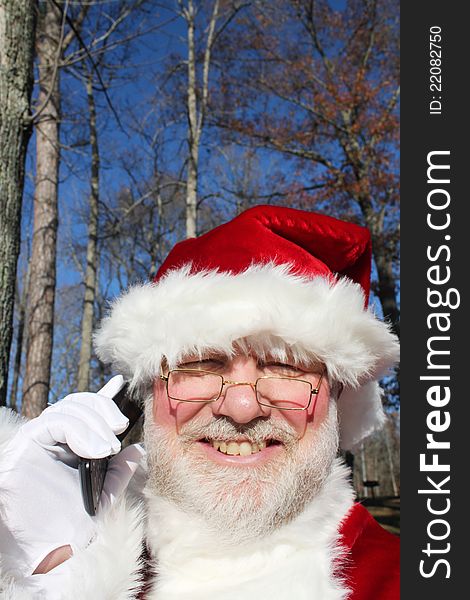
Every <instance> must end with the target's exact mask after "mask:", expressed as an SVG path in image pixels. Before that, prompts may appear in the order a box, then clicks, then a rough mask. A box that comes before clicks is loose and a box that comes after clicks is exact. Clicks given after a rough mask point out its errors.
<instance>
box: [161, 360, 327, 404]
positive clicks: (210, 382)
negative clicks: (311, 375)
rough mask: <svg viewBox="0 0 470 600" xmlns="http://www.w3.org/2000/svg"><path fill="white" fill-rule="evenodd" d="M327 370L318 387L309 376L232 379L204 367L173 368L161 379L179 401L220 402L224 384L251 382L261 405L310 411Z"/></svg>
mask: <svg viewBox="0 0 470 600" xmlns="http://www.w3.org/2000/svg"><path fill="white" fill-rule="evenodd" d="M323 374H324V371H322V373H321V374H319V375H318V374H317V377H318V381H317V382H316V386H315V387H313V384H312V383H311V382H310V381H307V380H305V379H297V378H294V377H272V376H270V375H266V376H263V377H258V379H257V380H256V381H255V382H254V383H252V382H250V381H230V380H229V379H225V378H224V377H223V376H222V375H220V374H219V373H213V372H212V371H203V370H200V369H172V370H171V371H169V372H168V374H167V375H164V374H163V373H162V374H161V375H160V379H162V380H163V381H165V382H166V392H167V394H168V398H170V399H171V400H177V401H178V402H195V403H197V402H200V403H210V402H216V401H217V400H218V399H219V398H220V396H221V395H222V392H223V389H224V386H226V385H230V386H237V385H249V386H250V387H251V388H252V389H253V391H254V392H255V395H256V400H257V402H258V404H260V405H261V406H267V407H269V408H277V409H278V410H307V409H308V407H309V406H310V404H311V402H312V398H313V397H314V396H317V395H318V392H319V390H320V385H321V382H322V379H323Z"/></svg>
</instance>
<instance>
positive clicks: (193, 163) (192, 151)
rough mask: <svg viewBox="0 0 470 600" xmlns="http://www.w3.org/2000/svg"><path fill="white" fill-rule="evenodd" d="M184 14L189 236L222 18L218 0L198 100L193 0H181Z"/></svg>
mask: <svg viewBox="0 0 470 600" xmlns="http://www.w3.org/2000/svg"><path fill="white" fill-rule="evenodd" d="M179 4H180V7H181V14H182V16H183V17H184V20H185V21H186V25H187V35H188V89H187V115H188V172H187V183H186V237H188V238H189V237H196V235H197V188H198V174H199V171H198V164H199V147H200V142H201V133H202V128H203V126H204V119H205V116H206V110H207V101H208V95H209V68H210V64H211V55H212V46H213V44H214V40H215V34H216V25H217V21H218V18H219V0H215V1H214V4H213V7H212V12H211V16H210V19H209V24H208V28H207V29H208V31H207V39H206V43H205V49H204V58H203V65H202V85H201V86H200V87H201V91H200V100H199V102H198V85H197V64H196V61H197V52H196V9H195V6H194V2H193V0H188V2H187V5H186V6H185V5H184V3H183V2H182V1H181V0H180V2H179Z"/></svg>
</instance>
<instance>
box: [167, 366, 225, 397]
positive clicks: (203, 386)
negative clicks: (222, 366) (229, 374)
mask: <svg viewBox="0 0 470 600" xmlns="http://www.w3.org/2000/svg"><path fill="white" fill-rule="evenodd" d="M222 383H223V378H222V376H220V375H216V374H215V373H207V372H205V371H191V370H187V371H186V370H178V371H170V372H169V374H168V396H169V397H170V398H172V399H173V400H183V401H185V402H208V401H210V400H215V399H216V398H218V397H219V395H220V392H221V390H222Z"/></svg>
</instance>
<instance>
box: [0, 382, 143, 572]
mask: <svg viewBox="0 0 470 600" xmlns="http://www.w3.org/2000/svg"><path fill="white" fill-rule="evenodd" d="M123 385H124V380H123V378H122V376H120V375H118V376H116V377H114V378H113V379H111V380H110V381H109V382H108V383H107V384H106V385H105V386H104V387H103V388H102V389H101V390H100V391H99V392H98V393H96V394H93V393H87V392H86V393H77V394H71V395H70V396H67V397H66V398H64V399H63V400H61V401H60V402H57V403H56V404H54V405H53V406H50V407H49V408H47V409H46V410H45V411H44V412H43V413H42V414H41V415H40V416H39V417H37V418H36V419H32V420H31V421H29V422H28V423H26V424H24V425H22V426H21V427H20V429H19V430H18V432H17V433H16V435H15V436H14V437H13V438H12V440H11V441H10V442H9V444H8V445H7V447H6V450H5V452H4V454H3V456H2V457H1V458H0V556H1V558H2V564H3V566H4V567H6V569H7V570H8V571H9V572H10V573H12V575H14V576H17V577H18V576H20V577H26V576H28V575H31V574H32V573H33V572H34V570H35V569H36V567H37V566H38V565H39V564H40V563H41V561H42V560H43V559H44V558H45V557H46V556H47V555H48V554H49V553H50V552H51V551H52V550H54V549H56V548H59V547H61V546H66V545H70V546H71V548H72V551H73V550H74V549H75V550H76V549H77V548H84V547H86V546H87V545H88V544H89V542H90V541H91V539H92V538H93V535H94V533H95V517H90V516H89V515H88V514H87V513H86V511H85V509H84V506H83V500H82V495H81V490H80V483H79V477H78V469H77V466H78V457H77V455H78V456H81V457H83V458H103V457H106V456H109V455H110V454H117V453H118V452H119V450H120V447H121V444H120V442H119V440H118V439H117V438H116V436H115V434H119V433H122V432H123V431H124V430H125V429H126V427H127V424H128V420H127V418H126V417H125V416H124V415H123V414H122V413H121V412H120V411H119V409H118V408H117V406H116V405H115V403H114V402H113V401H112V399H111V398H112V397H113V396H114V395H116V394H117V392H118V391H119V390H120V389H121V388H122V387H123ZM142 453H143V450H141V449H136V447H135V446H129V447H128V448H126V449H125V450H124V451H123V452H120V453H119V454H118V455H117V456H115V457H114V458H112V459H111V461H110V465H109V470H108V475H107V477H106V479H105V483H104V489H103V494H102V504H101V505H100V508H99V511H100V510H104V509H105V508H106V505H109V504H110V503H112V502H113V501H114V500H115V499H117V498H118V497H119V496H120V495H121V493H122V492H123V491H124V489H125V488H126V487H127V485H128V483H129V480H130V479H131V477H132V475H133V474H134V472H135V470H136V469H137V467H138V464H139V459H140V458H141V457H142ZM98 514H99V513H98Z"/></svg>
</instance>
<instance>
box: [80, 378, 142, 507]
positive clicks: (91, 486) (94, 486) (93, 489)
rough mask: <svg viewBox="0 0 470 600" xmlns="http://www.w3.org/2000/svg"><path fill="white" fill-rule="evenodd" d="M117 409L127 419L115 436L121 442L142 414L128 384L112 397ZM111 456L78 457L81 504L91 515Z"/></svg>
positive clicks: (99, 494)
mask: <svg viewBox="0 0 470 600" xmlns="http://www.w3.org/2000/svg"><path fill="white" fill-rule="evenodd" d="M113 400H114V402H115V403H116V405H117V407H118V408H119V410H120V411H121V412H122V413H123V414H124V415H126V417H127V418H128V419H129V425H128V426H127V429H126V430H125V431H123V432H122V433H120V434H119V435H117V436H116V437H117V438H118V440H120V441H121V442H122V441H123V440H124V438H125V437H126V436H127V434H128V433H129V432H130V430H131V429H132V428H133V427H134V425H135V424H136V422H137V421H138V420H139V417H140V416H141V414H142V410H141V408H140V407H139V406H138V404H137V403H136V402H135V401H133V400H132V399H131V397H130V395H129V384H128V383H126V385H125V386H124V387H123V388H121V389H120V390H119V392H118V393H117V394H116V395H115V396H114V398H113ZM110 458H111V457H110V456H107V457H106V458H80V459H79V463H78V472H79V476H80V487H81V490H82V498H83V504H84V506H85V510H86V511H87V513H88V514H89V515H91V516H92V517H93V516H94V515H95V514H96V511H97V509H98V505H99V503H100V497H101V492H102V491H103V484H104V479H105V477H106V472H107V470H108V463H109V459H110Z"/></svg>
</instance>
